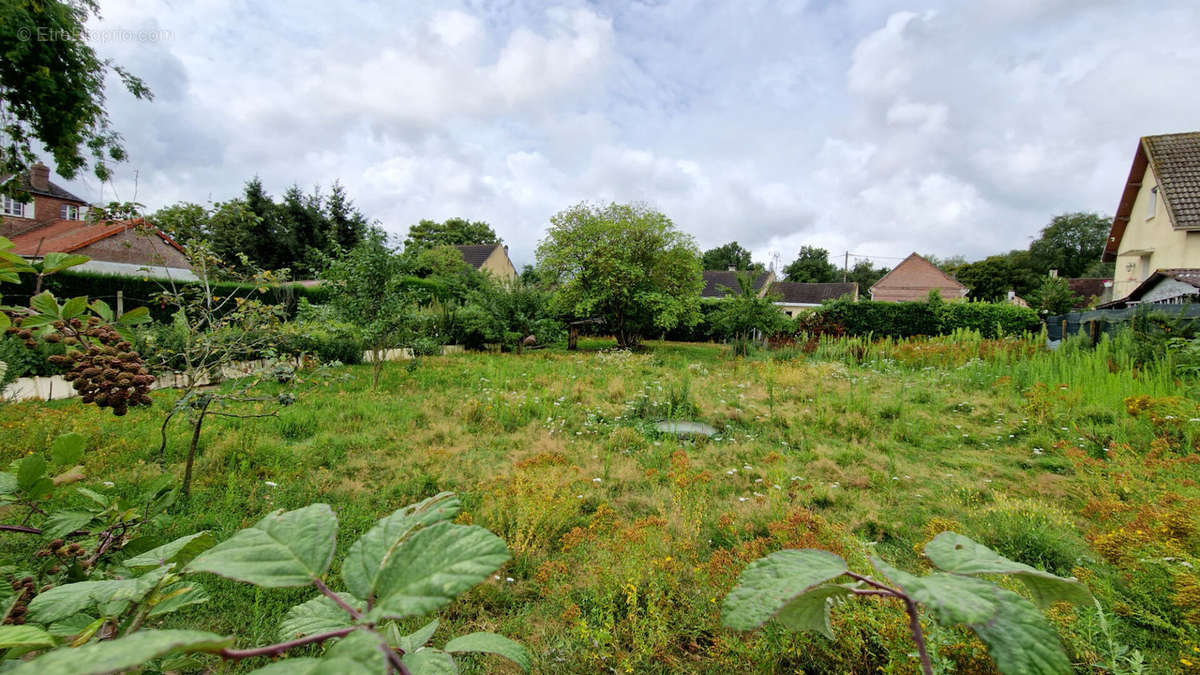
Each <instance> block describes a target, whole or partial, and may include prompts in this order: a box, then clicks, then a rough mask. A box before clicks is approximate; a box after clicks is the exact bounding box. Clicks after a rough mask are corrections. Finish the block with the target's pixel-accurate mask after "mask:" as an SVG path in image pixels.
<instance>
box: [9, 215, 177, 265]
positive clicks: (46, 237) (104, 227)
mask: <svg viewBox="0 0 1200 675" xmlns="http://www.w3.org/2000/svg"><path fill="white" fill-rule="evenodd" d="M145 223H146V221H145V220H143V219H141V218H138V219H136V220H122V221H117V222H111V223H95V224H92V223H88V222H86V221H83V220H55V221H52V222H50V223H48V224H46V225H43V226H41V227H36V228H34V229H32V230H27V231H25V232H22V233H21V234H18V235H15V236H13V237H12V238H11V240H12V243H13V248H12V252H13V253H15V254H17V255H23V256H40V255H44V254H46V253H70V252H72V251H78V250H79V249H81V248H83V247H85V246H89V245H91V244H94V243H96V242H98V241H100V240H102V239H108V238H109V237H111V236H113V235H116V234H120V233H121V232H124V231H126V230H129V229H133V228H135V227H138V226H141V225H144V224H145ZM156 232H157V234H158V236H159V237H160V238H162V240H163V241H164V242H166V243H167V244H168V245H170V246H172V247H174V248H175V249H177V250H179V251H180V252H183V247H181V246H180V245H179V244H178V243H176V242H175V240H174V239H172V238H171V237H169V236H167V235H166V233H164V232H162V231H161V230H156Z"/></svg>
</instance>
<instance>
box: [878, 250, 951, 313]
mask: <svg viewBox="0 0 1200 675" xmlns="http://www.w3.org/2000/svg"><path fill="white" fill-rule="evenodd" d="M934 289H937V291H938V293H939V294H940V295H941V296H942V299H944V300H960V299H962V297H963V290H964V287H963V286H962V284H960V283H958V282H956V281H954V280H952V279H949V278H947V277H946V275H945V274H944V273H943V272H942V271H941V270H940V269H938V268H937V267H936V266H934V265H933V264H932V263H930V262H929V261H927V260H925V259H924V258H921V257H919V256H915V257H910V258H908V259H907V260H905V261H904V262H902V263H900V264H899V265H898V266H897V267H896V269H894V270H892V272H891V273H890V274H888V275H887V276H886V277H885V278H883V279H881V280H880V281H879V283H877V284H875V286H874V287H873V288H872V289H871V299H872V300H878V301H881V302H910V301H919V300H924V299H926V298H927V297H929V291H931V290H934Z"/></svg>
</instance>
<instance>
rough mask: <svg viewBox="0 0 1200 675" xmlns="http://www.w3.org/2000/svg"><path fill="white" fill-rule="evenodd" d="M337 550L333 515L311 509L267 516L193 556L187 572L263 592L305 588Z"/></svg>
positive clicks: (317, 506)
mask: <svg viewBox="0 0 1200 675" xmlns="http://www.w3.org/2000/svg"><path fill="white" fill-rule="evenodd" d="M336 545H337V517H336V516H334V515H333V510H332V509H330V508H329V505H328V504H312V505H310V506H306V507H304V508H302V509H297V510H295V511H288V512H286V513H285V512H283V511H282V510H280V511H275V512H274V513H270V514H268V515H266V516H265V517H264V518H263V519H262V520H260V521H258V523H257V524H255V525H254V526H253V527H249V528H246V529H244V530H241V531H240V532H238V533H237V534H235V535H233V536H232V537H230V538H229V539H227V540H225V541H223V542H221V543H220V544H217V545H216V546H214V547H213V548H210V549H208V550H207V551H205V552H203V553H201V554H200V555H198V556H196V558H195V559H194V560H192V562H191V564H190V565H188V569H189V570H191V571H193V572H210V573H212V574H216V575H218V576H222V577H226V578H229V579H236V580H238V581H244V582H246V583H250V584H254V585H256V586H264V587H267V588H286V587H289V586H307V585H308V584H311V583H312V582H313V580H315V579H318V578H320V577H321V575H323V574H325V571H326V570H328V569H329V564H330V562H332V561H333V550H334V547H335V546H336Z"/></svg>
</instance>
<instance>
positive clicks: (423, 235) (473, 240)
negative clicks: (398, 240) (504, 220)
mask: <svg viewBox="0 0 1200 675" xmlns="http://www.w3.org/2000/svg"><path fill="white" fill-rule="evenodd" d="M499 243H500V237H497V236H496V232H495V230H493V229H492V226H491V225H488V224H487V223H485V222H483V221H482V220H476V221H470V220H467V219H465V218H451V219H450V220H447V221H446V222H444V223H439V222H436V221H433V220H422V221H421V222H419V223H417V224H416V225H413V226H412V227H410V228H408V237H407V238H406V239H405V240H404V250H406V251H413V250H417V249H422V248H433V247H435V246H467V245H470V244H499Z"/></svg>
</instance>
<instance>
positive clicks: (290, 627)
mask: <svg viewBox="0 0 1200 675" xmlns="http://www.w3.org/2000/svg"><path fill="white" fill-rule="evenodd" d="M337 596H338V597H339V598H341V599H342V600H343V601H345V602H346V604H348V605H350V606H351V607H353V608H355V609H357V610H360V611H361V610H362V609H363V607H364V603H363V601H362V600H358V599H356V598H355V597H354V596H352V595H350V594H349V593H338V594H337ZM353 623H354V620H353V619H352V618H351V617H350V615H349V614H348V613H347V612H346V610H344V609H342V608H341V607H338V605H337V603H335V602H334V601H333V600H332V599H330V598H327V597H325V596H324V595H318V596H317V597H315V598H313V599H312V600H309V601H308V602H305V603H303V604H299V605H296V606H295V607H293V608H291V609H289V610H288V613H287V615H286V616H285V617H283V622H282V623H280V624H279V639H280V640H283V641H287V640H293V639H295V638H298V637H304V636H306V635H314V634H316V633H324V632H326V631H331V630H337V629H339V628H345V627H346V626H349V625H351V624H353Z"/></svg>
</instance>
